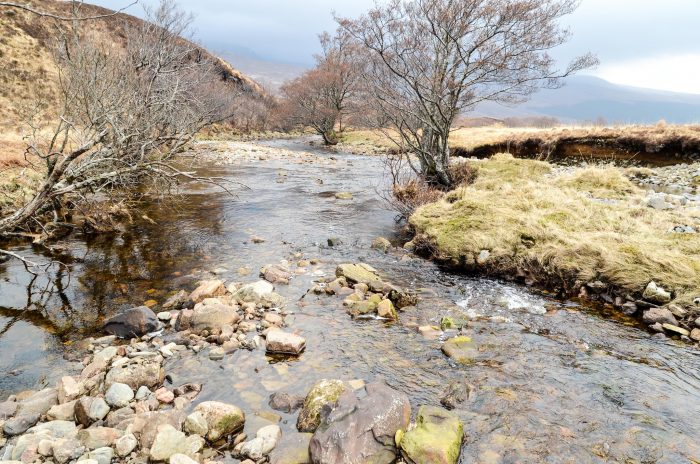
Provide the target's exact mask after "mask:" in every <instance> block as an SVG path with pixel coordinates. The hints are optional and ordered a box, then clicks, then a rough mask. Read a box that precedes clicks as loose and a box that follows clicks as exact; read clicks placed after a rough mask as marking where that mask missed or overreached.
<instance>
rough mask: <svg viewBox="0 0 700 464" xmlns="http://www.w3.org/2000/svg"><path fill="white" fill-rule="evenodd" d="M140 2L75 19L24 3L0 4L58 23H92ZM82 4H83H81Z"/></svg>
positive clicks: (136, 1)
mask: <svg viewBox="0 0 700 464" xmlns="http://www.w3.org/2000/svg"><path fill="white" fill-rule="evenodd" d="M138 2H139V0H134V1H133V2H131V3H130V4H128V5H127V6H125V7H124V8H120V9H119V10H116V11H113V12H112V13H106V14H101V15H95V16H85V17H80V16H75V17H67V16H59V15H56V14H53V13H48V12H46V11H40V10H36V9H34V8H32V7H31V6H29V5H26V4H22V3H14V2H0V7H3V6H4V7H7V8H17V9H20V10H24V11H28V12H30V13H33V14H35V15H37V16H41V17H42V18H51V19H56V20H58V21H90V20H93V19H103V18H109V17H111V16H115V15H117V14H119V13H122V12H123V11H124V10H126V9H127V8H131V7H132V6H134V5H136V4H137V3H138ZM80 3H81V4H82V2H80Z"/></svg>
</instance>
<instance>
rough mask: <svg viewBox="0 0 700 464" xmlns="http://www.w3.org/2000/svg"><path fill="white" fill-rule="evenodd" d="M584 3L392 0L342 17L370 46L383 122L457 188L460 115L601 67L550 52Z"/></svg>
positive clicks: (371, 98) (371, 75) (374, 96)
mask: <svg viewBox="0 0 700 464" xmlns="http://www.w3.org/2000/svg"><path fill="white" fill-rule="evenodd" d="M578 4H579V0H389V2H388V3H386V4H382V5H377V6H376V7H375V8H374V9H372V10H371V11H369V12H368V13H367V14H366V15H364V16H361V17H360V18H358V19H342V18H339V19H338V22H339V24H340V27H341V28H343V30H345V31H346V32H347V33H348V34H350V35H351V36H352V37H354V39H355V40H356V41H357V43H358V45H359V46H360V47H361V48H362V50H363V51H364V58H363V60H364V61H366V63H367V64H366V67H365V68H364V73H363V82H364V90H365V92H366V97H365V98H364V100H365V101H366V102H369V103H370V108H368V109H367V111H366V112H367V113H368V114H372V115H374V117H376V124H377V126H379V127H382V128H384V129H388V130H387V134H388V135H389V136H390V137H392V138H393V140H394V141H395V142H396V143H397V144H398V145H399V146H400V147H402V148H404V149H405V150H406V151H407V152H409V153H411V154H412V155H414V156H415V157H417V160H418V163H415V162H414V161H413V160H411V159H409V162H410V163H411V167H412V168H413V170H414V171H415V172H417V173H419V174H420V175H421V176H423V177H424V178H425V179H426V180H427V181H429V182H431V183H434V184H438V185H442V186H445V187H449V186H450V185H452V184H453V179H451V174H450V171H449V169H448V168H449V163H450V147H449V135H450V131H451V130H452V126H453V123H454V121H455V118H456V117H457V116H458V115H460V114H461V113H464V112H468V111H470V110H473V109H474V108H475V107H476V106H477V105H478V104H479V103H481V102H485V101H495V102H501V103H517V102H521V101H524V100H526V99H527V98H528V97H529V96H530V95H531V94H532V93H533V92H535V91H536V90H537V89H539V88H541V87H547V88H555V87H558V86H560V85H561V78H563V77H566V76H568V75H570V74H572V73H575V72H577V71H579V70H581V69H584V68H587V67H590V66H592V65H594V64H595V63H596V62H597V60H596V59H595V58H594V57H593V56H591V55H585V56H582V57H579V58H577V59H575V60H573V61H572V62H571V63H569V64H568V66H566V67H565V68H564V69H559V68H557V66H556V63H555V60H554V59H553V58H552V57H551V55H550V54H549V52H550V51H551V50H552V49H554V48H556V47H557V46H559V45H561V44H563V43H565V42H566V41H567V40H568V38H569V36H570V33H569V31H568V30H567V29H564V28H561V27H560V26H559V24H558V21H559V20H560V19H561V18H562V17H564V16H566V15H568V14H570V13H572V12H573V11H574V10H575V9H576V8H577V6H578Z"/></svg>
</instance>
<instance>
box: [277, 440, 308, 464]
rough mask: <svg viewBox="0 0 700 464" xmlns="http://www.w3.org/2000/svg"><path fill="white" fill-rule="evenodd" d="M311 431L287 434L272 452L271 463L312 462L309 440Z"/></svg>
mask: <svg viewBox="0 0 700 464" xmlns="http://www.w3.org/2000/svg"><path fill="white" fill-rule="evenodd" d="M312 436H313V434H311V433H292V434H285V436H284V437H282V440H280V443H279V444H278V445H277V447H276V448H275V449H274V450H273V451H272V453H270V456H269V459H270V464H311V456H309V442H310V441H311V437H312Z"/></svg>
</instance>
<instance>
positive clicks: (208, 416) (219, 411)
mask: <svg viewBox="0 0 700 464" xmlns="http://www.w3.org/2000/svg"><path fill="white" fill-rule="evenodd" d="M195 412H198V413H199V414H201V416H202V417H203V418H204V420H205V421H206V422H207V427H208V429H209V430H208V432H207V440H209V441H211V442H214V441H217V440H219V439H221V438H225V437H227V436H229V435H232V434H234V433H237V432H239V431H240V430H242V429H243V425H244V424H245V414H244V413H243V411H241V410H240V408H238V407H237V406H234V405H232V404H226V403H220V402H218V401H205V402H204V403H200V404H198V405H197V407H196V408H195Z"/></svg>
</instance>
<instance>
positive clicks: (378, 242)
mask: <svg viewBox="0 0 700 464" xmlns="http://www.w3.org/2000/svg"><path fill="white" fill-rule="evenodd" d="M372 248H374V249H375V250H380V251H383V252H384V253H386V252H387V251H389V250H390V249H391V242H390V241H389V240H387V239H385V238H384V237H377V238H375V239H374V240H373V241H372Z"/></svg>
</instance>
